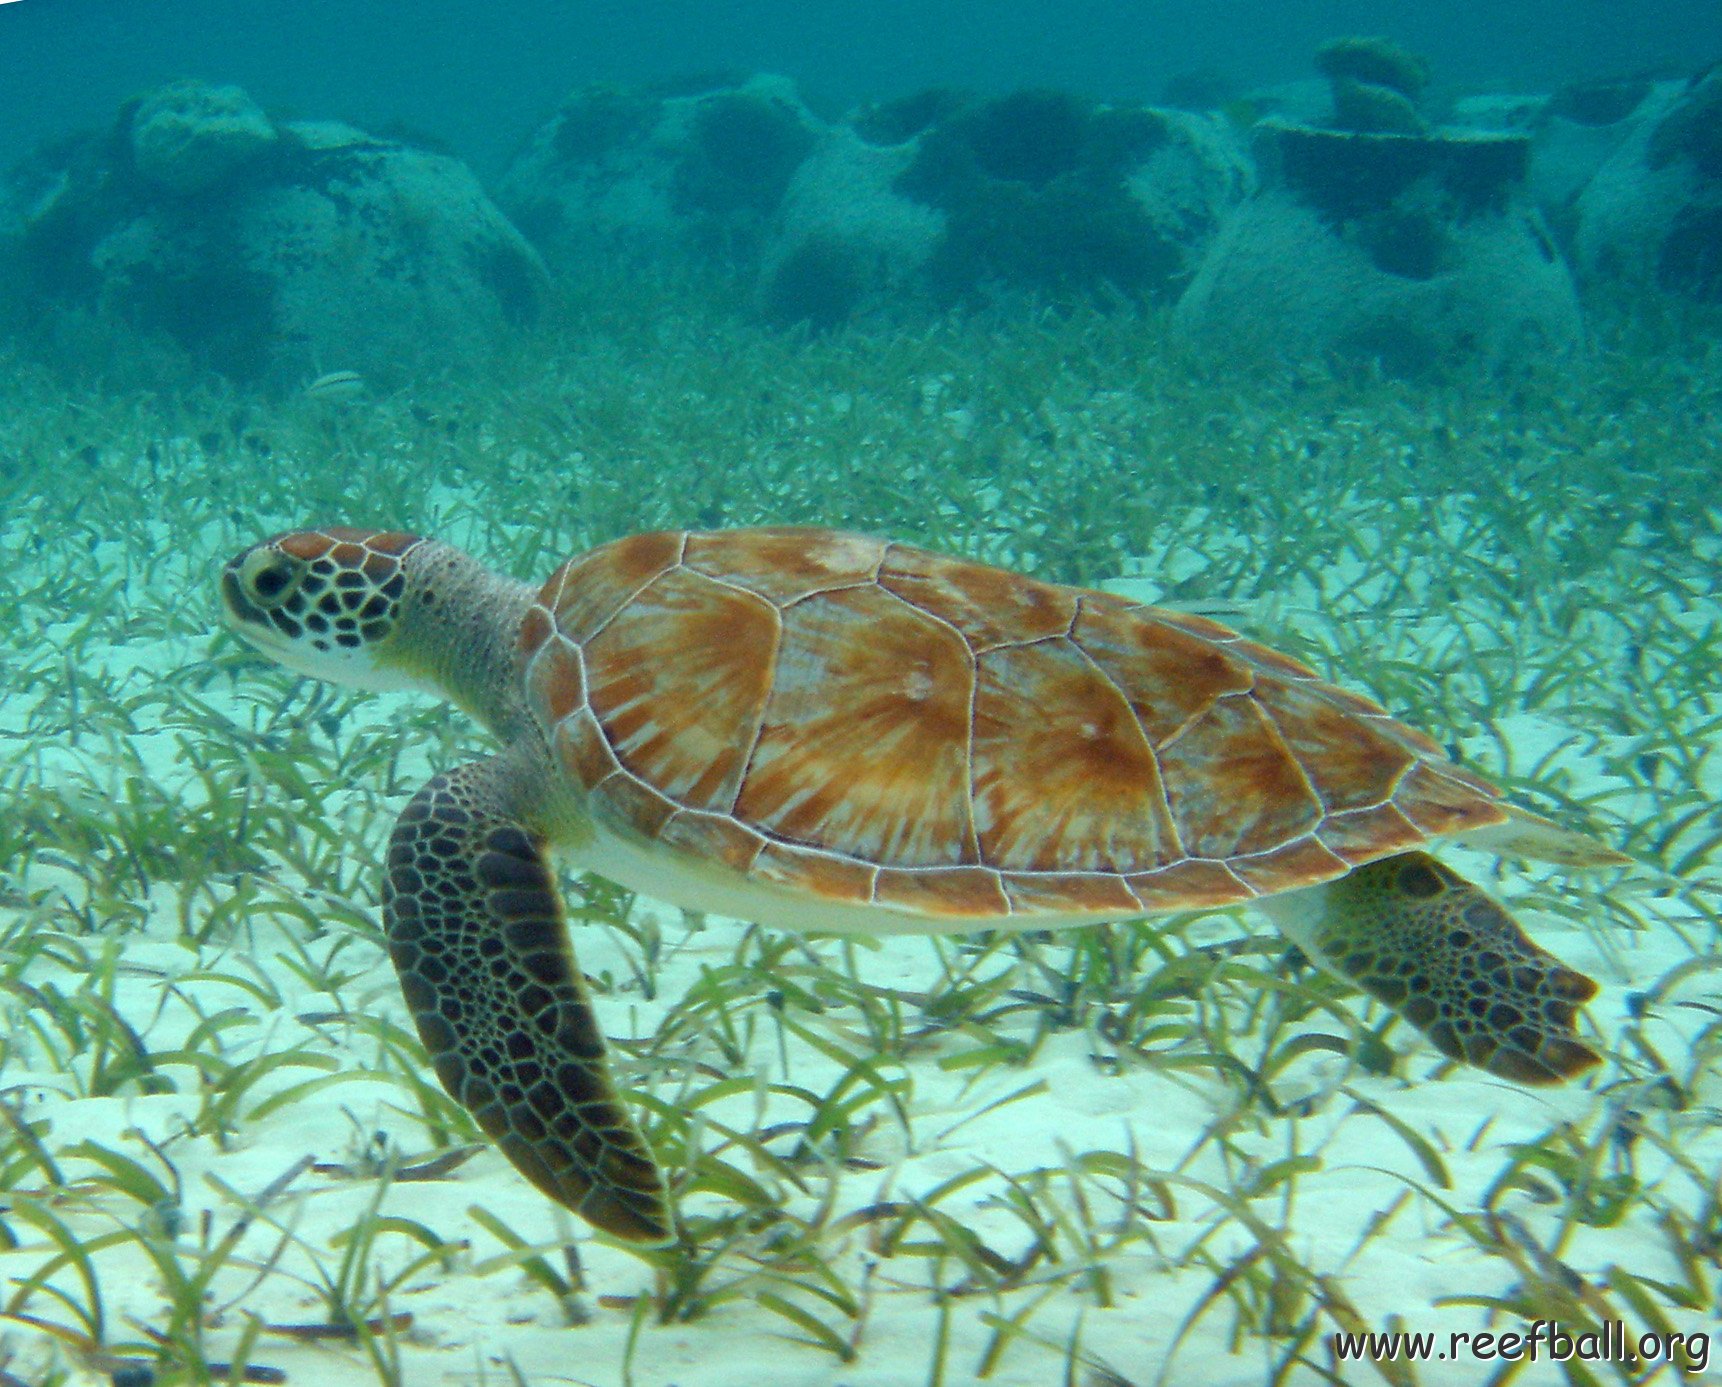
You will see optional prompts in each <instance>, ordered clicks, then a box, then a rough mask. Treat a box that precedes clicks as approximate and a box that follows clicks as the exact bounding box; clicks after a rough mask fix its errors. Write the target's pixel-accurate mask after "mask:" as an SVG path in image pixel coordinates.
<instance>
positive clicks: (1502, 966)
mask: <svg viewBox="0 0 1722 1387" xmlns="http://www.w3.org/2000/svg"><path fill="white" fill-rule="evenodd" d="M1316 904H1317V908H1316V914H1315V918H1314V920H1313V923H1312V926H1311V928H1310V929H1309V931H1308V934H1307V937H1305V936H1304V934H1303V932H1301V931H1297V930H1295V929H1294V930H1292V931H1290V932H1292V933H1294V935H1296V936H1297V937H1299V938H1300V942H1306V943H1307V947H1308V949H1309V952H1310V953H1311V954H1312V955H1314V956H1315V958H1316V960H1317V961H1318V962H1320V963H1322V964H1324V965H1325V966H1327V967H1328V968H1329V969H1331V970H1332V971H1333V972H1334V973H1337V974H1338V975H1339V976H1340V977H1343V978H1349V979H1350V980H1351V981H1352V982H1355V983H1356V984H1357V985H1358V986H1359V987H1361V988H1362V989H1363V990H1364V991H1365V992H1367V993H1369V994H1370V996H1372V997H1374V998H1376V999H1377V1000H1378V1001H1381V1002H1384V1003H1385V1004H1386V1005H1387V1006H1389V1007H1391V1008H1392V1009H1393V1010H1394V1011H1396V1012H1398V1013H1399V1014H1400V1015H1401V1016H1403V1017H1404V1018H1405V1019H1406V1020H1407V1021H1409V1022H1410V1023H1411V1024H1412V1025H1414V1026H1416V1027H1417V1028H1418V1030H1420V1031H1422V1032H1423V1034H1424V1035H1426V1036H1427V1037H1428V1038H1429V1040H1430V1042H1431V1043H1432V1044H1433V1045H1434V1046H1435V1048H1436V1049H1437V1050H1439V1051H1440V1052H1441V1053H1442V1054H1444V1055H1447V1056H1449V1057H1450V1058H1452V1059H1456V1060H1463V1061H1464V1062H1465V1063H1466V1064H1474V1065H1476V1066H1477V1067H1478V1068H1479V1069H1486V1070H1488V1071H1489V1072H1490V1073H1491V1074H1498V1075H1500V1076H1501V1077H1502V1078H1505V1079H1511V1080H1513V1081H1514V1082H1516V1083H1521V1084H1538V1085H1540V1084H1553V1083H1559V1082H1561V1081H1562V1080H1564V1079H1569V1078H1572V1077H1573V1076H1574V1075H1576V1074H1581V1073H1583V1072H1584V1071H1585V1070H1587V1069H1589V1068H1590V1067H1591V1066H1592V1065H1594V1064H1596V1063H1597V1062H1598V1061H1599V1059H1600V1056H1598V1055H1597V1053H1596V1052H1595V1051H1594V1050H1592V1049H1591V1048H1590V1047H1589V1046H1588V1045H1585V1044H1583V1043H1582V1042H1581V1041H1579V1040H1577V1039H1576V1038H1575V1037H1574V1034H1573V1023H1574V1021H1575V1020H1576V1019H1577V1016H1578V1009H1579V1007H1580V1006H1582V1005H1583V1004H1584V1003H1585V1002H1588V1001H1589V1000H1590V999H1591V998H1592V997H1594V996H1595V995H1596V984H1595V983H1594V982H1592V981H1591V980H1590V979H1589V978H1587V977H1585V976H1584V974H1582V973H1578V972H1574V971H1573V970H1572V969H1571V968H1568V967H1566V966H1565V965H1564V964H1563V963H1561V961H1560V960H1559V959H1557V958H1555V957H1554V956H1553V955H1552V954H1549V953H1546V952H1545V951H1544V950H1542V949H1540V948H1538V947H1537V945H1536V944H1534V943H1532V942H1531V940H1530V939H1528V938H1526V936H1525V933H1524V931H1523V930H1521V929H1520V928H1519V926H1518V925H1517V924H1516V923H1515V922H1514V920H1513V917H1512V916H1510V915H1509V914H1507V912H1506V911H1505V910H1503V909H1502V908H1501V907H1500V906H1499V905H1497V904H1496V903H1495V902H1494V901H1492V900H1491V899H1489V897H1488V896H1486V895H1484V894H1483V892H1482V891H1480V890H1478V889H1477V888H1476V887H1475V886H1473V885H1472V884H1471V883H1470V882H1468V881H1466V880H1465V879H1464V878H1463V877H1462V876H1460V875H1459V874H1458V873H1457V872H1455V871H1453V869H1452V868H1450V867H1447V866H1445V865H1443V864H1442V863H1440V862H1437V861H1436V860H1435V859H1434V858H1433V857H1431V856H1430V855H1429V854H1428V853H1426V852H1405V853H1399V854H1397V855H1396V856H1393V857H1386V858H1382V859H1380V860H1378V861H1375V862H1370V863H1367V864H1366V865H1364V866H1362V867H1359V868H1357V869H1356V870H1355V871H1353V872H1351V873H1350V874H1349V875H1348V876H1345V877H1342V878H1340V879H1339V880H1338V881H1335V882H1330V883H1328V884H1327V885H1325V886H1322V887H1320V888H1319V896H1318V897H1317V902H1316Z"/></svg>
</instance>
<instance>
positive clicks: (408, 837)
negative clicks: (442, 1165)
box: [383, 761, 673, 1243]
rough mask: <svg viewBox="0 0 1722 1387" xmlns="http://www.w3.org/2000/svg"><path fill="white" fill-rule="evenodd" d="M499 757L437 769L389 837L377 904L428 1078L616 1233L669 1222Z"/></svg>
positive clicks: (658, 1234) (661, 1237) (660, 1232)
mask: <svg viewBox="0 0 1722 1387" xmlns="http://www.w3.org/2000/svg"><path fill="white" fill-rule="evenodd" d="M499 778H500V777H499V771H498V764H497V762H495V761H475V762H473V763H472V764H470V765H466V766H461V767H459V768H458V769H456V770H454V771H451V772H450V773H449V774H447V775H439V776H437V777H436V779H434V780H432V781H431V782H430V783H429V784H428V785H426V786H425V787H424V789H422V790H420V791H419V792H418V794H417V795H415V796H414V797H413V799H412V802H411V803H410V804H408V805H407V807H406V810H405V812H403V813H402V815H401V818H400V822H399V823H398V824H397V825H396V826H395V831H394V835H393V837H392V838H391V839H390V840H389V859H388V881H387V889H386V891H385V894H384V903H383V914H384V919H385V921H386V923H387V927H388V939H389V953H390V954H391V956H392V957H393V958H394V962H395V968H396V970H397V971H398V972H399V973H400V978H401V990H402V991H403V992H404V993H405V994H406V999H407V1006H408V1007H409V1008H410V1009H411V1011H412V1014H413V1020H414V1021H415V1022H416V1023H417V1024H418V1031H419V1036H420V1037H421V1038H422V1039H423V1041H424V1043H425V1048H426V1049H427V1050H429V1051H430V1057H431V1060H432V1062H433V1063H434V1064H435V1065H436V1072H437V1077H438V1078H440V1079H441V1080H442V1083H443V1087H444V1088H446V1089H447V1090H448V1091H449V1092H450V1093H451V1094H452V1095H453V1096H454V1097H455V1098H456V1099H457V1100H459V1101H460V1102H461V1103H462V1104H464V1105H465V1106H466V1108H467V1109H468V1110H469V1111H470V1112H471V1113H472V1115H473V1116H474V1117H476V1118H477V1119H478V1122H479V1125H480V1126H481V1127H483V1128H484V1130H485V1131H486V1132H488V1133H489V1134H490V1135H491V1137H493V1138H494V1139H495V1141H496V1143H497V1144H498V1145H499V1146H500V1147H501V1148H502V1151H503V1154H504V1155H506V1156H507V1157H508V1159H509V1160H510V1161H512V1162H513V1163H514V1165H515V1168H516V1169H518V1170H519V1171H520V1173H521V1174H522V1175H524V1176H526V1178H527V1179H528V1180H530V1181H532V1183H533V1184H535V1185H537V1186H538V1188H539V1189H541V1190H543V1191H544V1193H546V1194H548V1195H549V1196H550V1197H551V1198H552V1199H554V1200H556V1201H557V1202H558V1203H560V1204H565V1205H566V1206H567V1207H568V1208H570V1209H572V1210H573V1211H574V1212H575V1213H577V1214H580V1215H581V1216H582V1217H584V1218H586V1219H588V1220H590V1221H591V1222H592V1223H593V1224H594V1225H596V1226H597V1227H599V1228H601V1229H603V1230H604V1231H605V1232H606V1233H610V1234H612V1235H614V1236H615V1237H618V1238H624V1239H626V1240H627V1241H629V1242H635V1243H663V1242H667V1241H668V1240H669V1239H670V1238H671V1237H672V1235H673V1230H672V1222H671V1214H670V1206H669V1198H668V1194H667V1193H666V1191H665V1187H664V1179H663V1175H662V1173H661V1172H660V1171H659V1169H658V1167H657V1164H656V1163H655V1162H654V1161H653V1159H652V1153H651V1150H650V1148H648V1147H647V1145H646V1143H645V1141H644V1139H643V1138H642V1137H641V1136H640V1132H639V1129H638V1128H637V1127H636V1126H635V1125H634V1121H633V1118H632V1117H630V1116H629V1114H628V1111H627V1109H626V1108H625V1107H624V1106H623V1105H622V1100H621V1098H620V1097H619V1096H618V1095H617V1093H616V1089H615V1085H614V1084H613V1083H612V1082H611V1080H610V1074H609V1066H608V1064H607V1062H606V1060H605V1050H604V1039H603V1036H602V1035H601V1034H600V1033H599V1031H598V1027H597V1024H596V1022H595V1021H594V1019H593V1015H592V1002H591V999H590V998H589V997H588V996H587V993H586V984H585V980H584V979H583V978H582V976H581V974H580V970H579V968H578V967H577V966H576V964H575V962H574V951H573V948H572V947H571V945H570V944H569V940H568V926H567V923H566V921H565V919H564V918H563V914H562V902H561V900H560V898H559V897H558V895H557V891H556V883H555V880H554V878H553V877H552V876H551V873H550V868H549V865H548V863H547V862H546V861H545V857H544V851H543V843H542V841H541V840H540V839H538V838H537V837H536V836H534V835H533V834H531V833H529V832H528V831H527V830H526V829H525V828H523V827H522V826H521V825H520V824H519V823H517V822H515V821H514V820H513V819H512V818H511V817H510V816H509V815H508V814H507V813H506V812H505V811H504V808H503V806H504V804H505V803H506V801H505V800H504V798H503V797H502V796H501V795H500V794H499V793H498V792H497V790H496V788H495V785H496V782H497V780H498V779H499Z"/></svg>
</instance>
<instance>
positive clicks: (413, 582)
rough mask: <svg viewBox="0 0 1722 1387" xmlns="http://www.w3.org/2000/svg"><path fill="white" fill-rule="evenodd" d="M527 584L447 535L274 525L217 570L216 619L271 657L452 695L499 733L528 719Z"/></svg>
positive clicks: (364, 683)
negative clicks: (283, 530)
mask: <svg viewBox="0 0 1722 1387" xmlns="http://www.w3.org/2000/svg"><path fill="white" fill-rule="evenodd" d="M537 591H538V590H537V588H536V587H533V586H530V585H528V584H525V583H516V582H514V581H512V580H510V579H508V578H503V577H500V576H498V575H497V574H495V573H492V572H490V571H489V570H488V569H487V568H485V566H484V565H483V564H481V563H480V562H479V561H478V560H477V559H475V558H473V557H472V556H471V555H470V554H464V553H462V552H461V551H460V550H459V549H456V548H455V547H454V546H453V545H452V544H443V543H440V542H439V541H437V540H434V539H424V538H422V537H421V536H419V535H409V534H402V533H401V532H400V531H398V530H353V529H348V528H346V527H345V526H330V527H328V528H325V529H319V530H295V531H293V532H292V533H290V534H285V535H276V536H275V538H273V539H266V540H264V541H263V542H262V543H260V544H253V545H252V546H251V547H250V548H249V549H247V550H245V551H244V552H243V553H241V554H240V555H239V556H238V557H236V558H235V559H234V560H233V561H232V562H231V563H229V564H228V565H227V567H226V568H224V569H223V570H222V572H221V605H222V609H223V614H224V615H225V616H226V618H227V624H228V625H229V626H231V627H232V628H233V629H234V630H235V631H237V632H238V633H239V634H240V635H241V636H243V637H244V638H245V639H246V640H247V641H249V642H250V643H251V644H252V645H254V646H256V647H257V648H258V649H259V650H261V651H262V652H263V653H264V654H265V655H267V656H269V658H270V659H272V660H275V661H277V662H279V663H280V664H283V665H286V666H287V668H288V669H291V670H297V671H298V672H299V673H300V674H309V675H313V676H315V677H316V678H318V679H327V680H330V681H331V682H333V683H337V684H348V685H351V686H353V687H355V688H360V689H419V690H422V691H424V692H427V693H435V694H440V695H441V696H442V697H444V698H452V699H453V700H454V701H455V702H456V703H458V704H460V706H461V707H463V708H465V709H466V710H467V711H468V712H469V713H471V714H473V716H475V717H477V718H478V719H480V720H481V721H482V722H483V723H484V724H485V725H486V726H487V727H489V728H490V729H491V730H492V731H493V732H495V733H496V734H497V735H498V736H499V737H501V738H502V739H503V740H505V741H507V740H512V739H513V738H514V737H515V736H518V735H519V734H520V733H521V732H522V731H524V730H526V729H527V728H529V727H530V726H531V715H530V714H529V713H528V712H527V709H526V704H525V702H524V700H523V697H522V694H521V685H520V668H519V661H520V624H521V622H522V621H523V620H524V619H525V617H526V613H527V610H528V609H529V608H530V607H531V606H532V600H533V597H534V596H535V595H536V593H537Z"/></svg>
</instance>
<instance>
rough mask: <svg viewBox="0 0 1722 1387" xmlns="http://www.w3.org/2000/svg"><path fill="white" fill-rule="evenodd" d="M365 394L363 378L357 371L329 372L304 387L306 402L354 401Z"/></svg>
mask: <svg viewBox="0 0 1722 1387" xmlns="http://www.w3.org/2000/svg"><path fill="white" fill-rule="evenodd" d="M364 393H365V378H364V377H363V376H361V375H360V374H359V373H358V372H357V371H329V372H327V373H326V374H324V375H321V376H318V377H317V379H316V380H314V381H312V382H311V383H310V384H309V385H307V386H306V387H305V390H304V395H305V398H306V399H307V400H356V399H358V398H359V396H361V395H363V394H364Z"/></svg>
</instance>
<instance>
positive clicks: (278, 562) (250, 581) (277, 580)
mask: <svg viewBox="0 0 1722 1387" xmlns="http://www.w3.org/2000/svg"><path fill="white" fill-rule="evenodd" d="M298 577H299V566H298V565H296V564H295V563H294V562H293V561H292V560H291V559H289V558H288V557H287V556H286V555H285V554H278V553H275V552H274V551H273V550H268V549H258V550H255V551H253V552H252V553H250V554H248V555H247V556H246V558H245V563H244V565H243V566H242V567H241V568H240V570H239V581H240V582H241V583H242V584H244V587H245V591H246V592H247V593H249V594H250V596H251V599H252V600H253V601H254V602H256V603H257V605H258V606H259V607H262V608H264V609H265V610H267V609H269V608H272V607H278V606H280V605H281V603H283V602H285V601H286V600H287V598H288V597H290V596H291V595H292V593H293V589H294V588H295V587H297V586H298V583H297V581H296V580H297V579H298Z"/></svg>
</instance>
